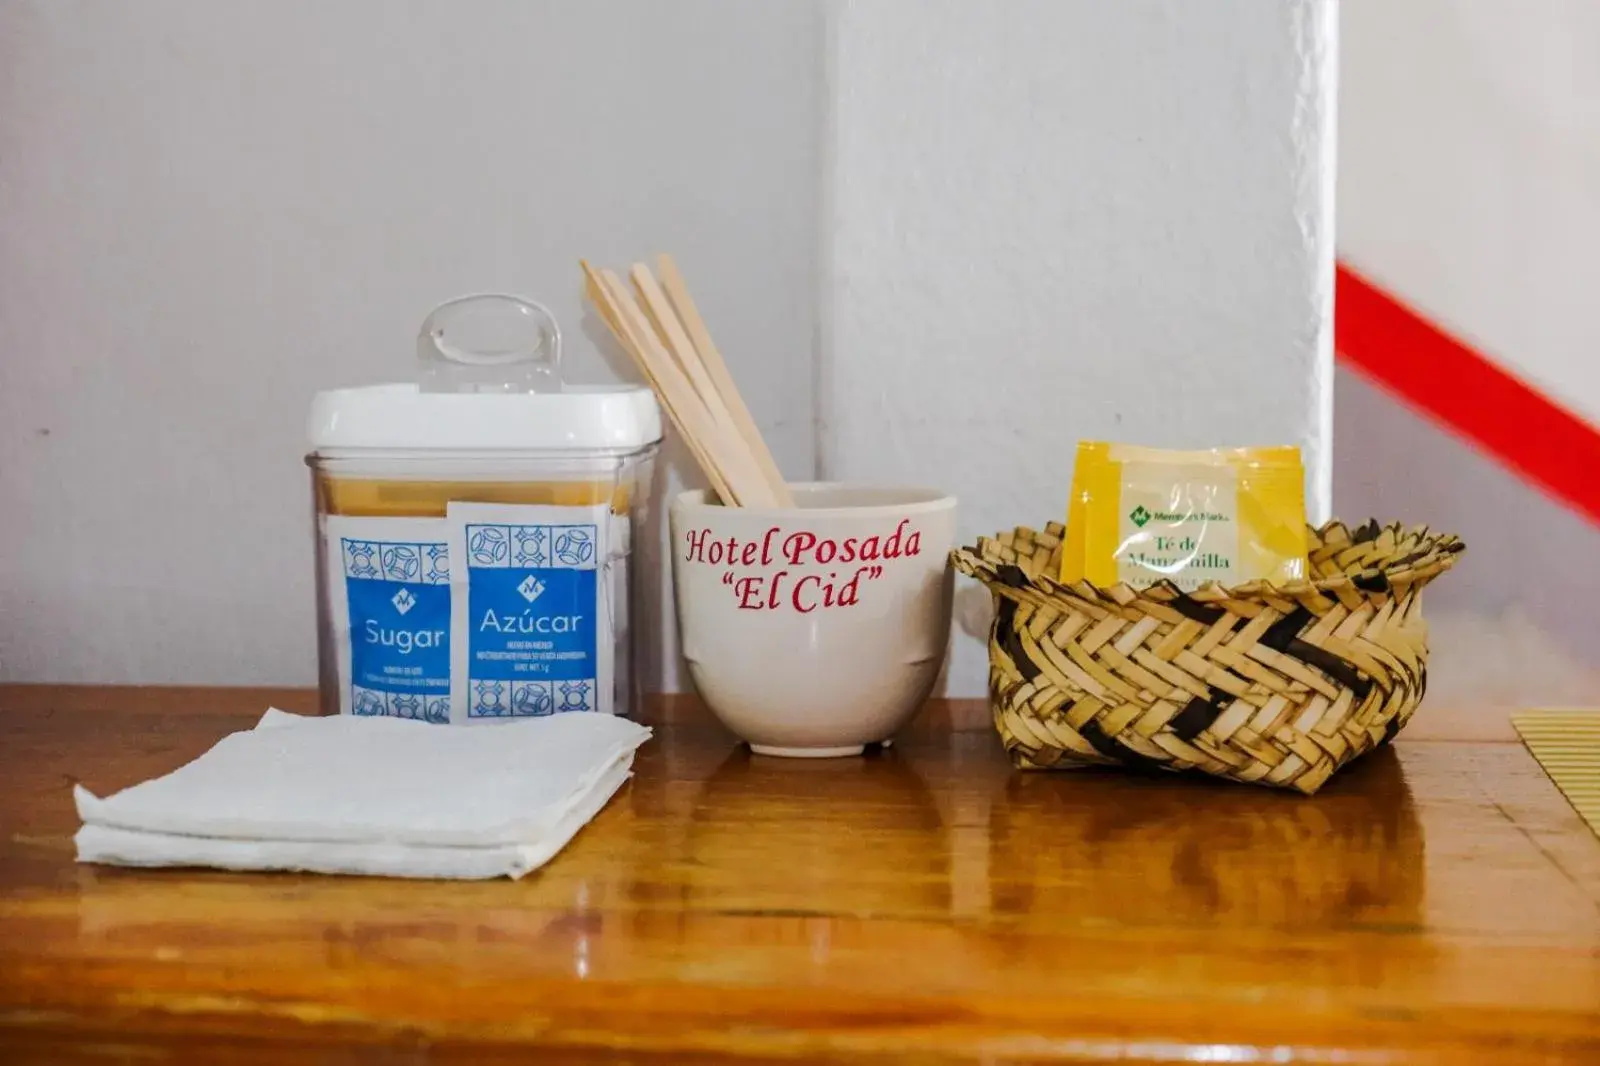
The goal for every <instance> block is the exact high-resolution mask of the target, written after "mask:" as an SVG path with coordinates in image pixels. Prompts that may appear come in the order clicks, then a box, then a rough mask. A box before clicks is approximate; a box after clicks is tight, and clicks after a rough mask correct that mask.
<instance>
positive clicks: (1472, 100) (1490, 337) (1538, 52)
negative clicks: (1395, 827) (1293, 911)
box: [1334, 0, 1600, 705]
mask: <svg viewBox="0 0 1600 1066" xmlns="http://www.w3.org/2000/svg"><path fill="white" fill-rule="evenodd" d="M1341 59H1342V71H1341V78H1340V90H1341V100H1340V126H1341V128H1340V138H1339V140H1340V152H1339V236H1338V241H1339V252H1340V255H1341V257H1343V258H1344V259H1346V260H1348V261H1349V262H1351V263H1352V264H1353V265H1354V266H1356V267H1357V268H1358V269H1360V270H1361V271H1362V272H1363V273H1365V274H1367V275H1369V276H1370V277H1372V278H1374V279H1375V280H1376V281H1378V282H1379V283H1381V284H1382V285H1384V286H1385V287H1386V288H1387V289H1389V290H1390V291H1391V292H1393V293H1395V294H1397V295H1398V296H1399V297H1400V298H1401V299H1403V300H1405V301H1406V302H1407V303H1410V304H1411V305H1413V306H1415V307H1417V308H1418V309H1419V310H1421V311H1422V312H1423V313H1424V314H1426V315H1427V316H1428V317H1430V318H1432V319H1433V320H1435V321H1436V322H1438V323H1440V324H1441V325H1443V326H1444V327H1445V328H1447V329H1449V330H1450V331H1452V332H1453V333H1456V334H1457V335H1460V336H1462V337H1464V338H1465V339H1466V340H1467V341H1468V343H1470V344H1472V345H1473V346H1474V347H1476V348H1478V349H1479V350H1481V351H1483V352H1484V353H1485V354H1487V355H1488V356H1489V357H1490V358H1491V359H1493V360H1494V361H1495V362H1497V363H1498V364H1499V365H1501V366H1502V367H1504V368H1506V369H1507V370H1509V371H1511V372H1512V373H1513V374H1516V375H1519V376H1521V377H1523V378H1525V379H1526V380H1528V381H1530V382H1532V383H1533V384H1535V385H1536V386H1537V387H1539V388H1540V389H1541V390H1543V391H1544V392H1546V393H1547V394H1548V395H1550V396H1551V397H1552V398H1553V399H1555V400H1556V401H1558V402H1559V403H1561V404H1563V405H1564V406H1566V407H1568V408H1569V409H1571V410H1573V411H1576V412H1578V413H1580V414H1582V415H1584V416H1586V417H1587V418H1588V419H1589V420H1590V421H1600V357H1597V356H1596V352H1597V351H1600V318H1597V317H1596V315H1595V314H1594V311H1593V305H1594V302H1595V276H1596V275H1595V269H1594V267H1593V265H1592V262H1591V259H1592V250H1593V248H1594V247H1595V246H1596V245H1597V244H1600V6H1597V5H1595V4H1594V3H1593V2H1592V0H1521V2H1519V3H1514V4H1511V3H1482V2H1479V0H1405V2H1404V3H1394V2H1391V0H1345V3H1344V5H1343V12H1342V43H1341ZM1441 387H1447V383H1441ZM1337 413H1338V419H1337V427H1336V432H1335V435H1334V439H1335V442H1336V448H1335V506H1336V509H1337V510H1338V511H1339V513H1340V514H1341V515H1344V516H1346V517H1348V518H1352V519H1356V520H1360V519H1363V518H1366V517H1368V516H1377V517H1379V518H1383V519H1386V520H1404V521H1409V522H1427V523H1430V524H1432V525H1435V526H1438V527H1440V528H1445V529H1449V530H1451V531H1453V532H1456V533H1459V534H1460V535H1461V536H1462V538H1463V539H1464V540H1465V541H1466V543H1467V553H1466V555H1465V556H1464V557H1463V560H1462V563H1461V565H1460V566H1459V567H1457V568H1456V569H1455V570H1453V571H1452V572H1451V573H1450V574H1448V575H1446V577H1445V578H1443V579H1442V580H1441V581H1440V582H1439V583H1438V584H1437V585H1436V586H1434V587H1433V588H1432V589H1430V591H1429V592H1428V615H1429V617H1430V619H1431V620H1432V623H1433V629H1434V637H1433V640H1432V645H1433V662H1432V670H1431V671H1430V683H1429V694H1430V696H1429V698H1430V699H1431V700H1434V701H1436V702H1438V703H1440V704H1442V705H1451V704H1455V705H1462V704H1467V703H1496V704H1519V703H1520V704H1527V703H1539V702H1545V703H1583V704H1592V703H1594V702H1595V692H1596V691H1597V690H1600V689H1597V686H1600V668H1597V666H1596V663H1597V659H1596V650H1597V649H1600V619H1596V617H1595V615H1594V612H1593V611H1592V609H1591V606H1590V605H1591V604H1592V603H1594V602H1595V600H1596V598H1597V597H1600V568H1596V567H1595V566H1594V565H1592V564H1591V563H1589V562H1588V560H1591V559H1594V558H1596V557H1597V556H1600V531H1597V530H1596V529H1595V528H1594V526H1592V525H1591V524H1589V523H1588V522H1587V521H1585V520H1584V519H1582V518H1580V517H1578V516H1577V515H1575V514H1573V513H1572V512H1571V511H1570V510H1568V509H1567V508H1566V507H1565V506H1564V505H1562V504H1560V503H1558V502H1555V501H1553V500H1551V499H1549V498H1547V497H1545V496H1544V495H1542V494H1541V493H1540V491H1539V490H1538V489H1536V488H1534V487H1532V486H1531V485H1530V484H1529V483H1528V482H1527V481H1526V480H1525V479H1523V478H1521V477H1520V476H1518V475H1515V474H1513V473H1510V472H1508V471H1507V470H1505V469H1504V468H1503V467H1501V466H1499V465H1497V464H1496V463H1495V462H1494V461H1493V460H1492V459H1490V458H1487V457H1485V456H1483V455H1481V454H1479V453H1478V452H1477V451H1476V450H1474V448H1473V447H1472V446H1470V445H1469V444H1467V443H1465V442H1463V441H1461V440H1458V439H1457V438H1455V437H1454V436H1452V435H1450V433H1449V432H1447V431H1446V430H1443V429H1441V428H1439V427H1436V426H1434V425H1432V424H1431V423H1429V422H1427V421H1425V420H1423V419H1422V418H1420V417H1419V416H1417V415H1416V414H1414V413H1412V412H1410V411H1409V410H1407V409H1406V408H1404V407H1402V406H1400V405H1399V404H1398V402H1397V401H1395V400H1394V399H1392V398H1390V397H1389V396H1388V395H1386V394H1385V393H1383V392H1380V391H1378V390H1376V389H1374V388H1372V387H1371V386H1369V385H1367V384H1366V383H1365V382H1363V381H1362V380H1361V379H1360V378H1358V377H1355V376H1354V375H1350V374H1341V376H1340V380H1339V382H1338V392H1337ZM1523 428H1524V429H1525V431H1527V432H1529V433H1537V432H1538V427H1537V426H1526V427H1523Z"/></svg>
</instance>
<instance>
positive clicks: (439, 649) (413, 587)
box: [339, 537, 450, 722]
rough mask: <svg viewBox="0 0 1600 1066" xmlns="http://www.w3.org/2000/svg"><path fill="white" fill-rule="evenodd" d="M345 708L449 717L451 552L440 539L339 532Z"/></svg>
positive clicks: (427, 718) (431, 718)
mask: <svg viewBox="0 0 1600 1066" xmlns="http://www.w3.org/2000/svg"><path fill="white" fill-rule="evenodd" d="M339 550H340V556H341V561H342V567H341V569H342V571H343V576H344V586H345V597H346V603H347V607H348V621H349V637H348V639H349V642H350V647H349V666H350V677H349V684H350V710H351V711H352V712H353V713H355V714H361V715H389V716H392V717H396V718H416V719H421V720H423V721H428V722H448V721H450V553H449V546H448V545H447V544H444V543H441V542H438V541H411V542H391V541H379V540H365V539H360V538H352V537H341V538H339Z"/></svg>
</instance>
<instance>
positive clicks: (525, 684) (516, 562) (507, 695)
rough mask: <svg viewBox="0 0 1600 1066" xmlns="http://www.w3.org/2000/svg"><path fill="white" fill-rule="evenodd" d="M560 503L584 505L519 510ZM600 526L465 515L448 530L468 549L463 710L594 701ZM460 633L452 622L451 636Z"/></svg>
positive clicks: (474, 714) (507, 710)
mask: <svg viewBox="0 0 1600 1066" xmlns="http://www.w3.org/2000/svg"><path fill="white" fill-rule="evenodd" d="M563 510H582V511H584V512H586V513H592V509H587V508H585V509H576V508H574V509H566V508H554V507H550V508H543V507H540V508H534V507H529V508H527V509H526V511H528V512H531V511H540V512H545V513H549V512H560V511H563ZM530 517H531V515H530ZM598 534H599V530H598V528H597V525H596V523H594V522H588V523H574V524H556V523H550V522H538V523H532V522H530V523H516V522H472V521H467V522H466V523H465V525H464V529H463V530H462V532H461V533H460V534H456V536H458V537H459V538H460V539H458V540H457V544H458V545H461V544H464V545H465V548H466V552H465V554H466V573H465V575H464V576H465V578H466V582H465V583H466V589H465V598H466V603H465V619H464V621H465V627H464V628H465V638H466V648H465V653H466V654H465V659H466V671H467V685H466V694H467V716H468V717H469V718H513V717H536V716H541V715H548V714H560V713H564V712H569V711H594V710H598V709H599V708H600V686H599V682H600V678H601V676H602V671H601V669H600V661H599V653H600V650H601V649H600V646H599V643H598V641H599V639H601V634H602V633H603V632H607V631H608V629H607V627H606V626H605V625H603V624H602V623H603V620H602V619H601V617H600V616H599V611H600V606H601V605H600V598H599V595H598V593H599V575H600V566H601V562H602V561H601V559H600V558H599V552H598V549H597V546H598V544H599V535H598ZM461 577H462V575H458V576H457V585H458V591H457V597H458V603H457V605H456V609H457V611H458V612H459V611H461V610H462V605H461V603H460V602H459V598H460V596H461V590H460V589H459V585H460V584H461ZM462 631H463V627H462V626H461V625H460V624H459V623H458V625H457V629H456V632H457V634H458V635H459V634H461V633H462ZM460 659H461V655H460V653H459V651H458V654H457V661H458V662H459V661H460Z"/></svg>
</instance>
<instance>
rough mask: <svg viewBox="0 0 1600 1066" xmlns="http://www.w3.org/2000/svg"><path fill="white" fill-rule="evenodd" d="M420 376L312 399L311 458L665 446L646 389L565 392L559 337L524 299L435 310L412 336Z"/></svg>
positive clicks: (495, 298)
mask: <svg viewBox="0 0 1600 1066" xmlns="http://www.w3.org/2000/svg"><path fill="white" fill-rule="evenodd" d="M417 373H418V380H417V381H415V382H408V383H399V382H396V383H392V384H387V385H368V386H364V387H361V388H353V389H333V390H330V391H327V392H319V393H317V395H316V397H315V398H314V399H313V400H312V402H311V418H310V420H309V423H308V424H307V427H306V435H307V437H308V438H309V440H310V444H311V449H312V451H314V452H316V453H317V454H319V455H328V454H330V453H336V452H344V451H355V452H370V451H375V450H382V451H403V452H419V451H421V452H432V451H447V452H457V453H459V452H480V453H481V452H526V451H544V452H555V451H568V452H576V451H596V450H603V451H608V452H631V451H637V450H639V449H640V448H644V447H647V446H649V445H651V444H654V443H656V442H657V441H659V440H660V439H661V410H660V408H659V407H658V406H657V405H656V398H655V394H654V393H653V392H651V391H650V390H649V389H645V388H640V387H638V386H629V385H620V386H619V385H611V386H606V385H587V386H583V385H578V386H574V385H564V384H563V383H562V380H561V329H560V327H559V326H558V325H557V324H556V320H555V316H554V315H552V314H551V313H550V309H549V308H547V307H545V306H544V305H543V304H540V303H536V302H534V301H533V300H529V299H527V298H526V297H522V296H514V295H509V294H505V293H477V294H474V295H470V296H461V297H457V298H456V299H454V300H448V301H446V302H445V303H442V304H440V305H439V306H438V307H435V308H434V309H433V310H432V311H431V312H429V314H428V317H427V318H426V319H424V320H423V323H422V328H421V329H420V330H419V331H418V333H417Z"/></svg>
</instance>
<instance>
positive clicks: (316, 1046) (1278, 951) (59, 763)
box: [0, 687, 1600, 1066]
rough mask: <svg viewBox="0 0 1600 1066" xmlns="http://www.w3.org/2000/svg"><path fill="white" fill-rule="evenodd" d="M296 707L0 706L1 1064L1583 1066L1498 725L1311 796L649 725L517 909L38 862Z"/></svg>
mask: <svg viewBox="0 0 1600 1066" xmlns="http://www.w3.org/2000/svg"><path fill="white" fill-rule="evenodd" d="M269 702H275V703H276V704H277V705H279V706H284V707H287V708H288V709H295V710H309V709H310V707H311V705H312V699H311V697H310V695H309V694H307V693H281V692H280V693H264V692H260V691H241V690H206V691H201V690H192V691H182V690H149V689H142V690H141V689H109V688H108V689H94V688H56V687H40V688H33V687H10V688H5V687H0V820H3V821H0V828H3V830H4V831H3V833H0V1061H3V1062H29V1063H31V1062H39V1063H51V1064H57V1063H70V1062H77V1061H92V1062H119V1061H120V1062H138V1063H145V1062H173V1061H202V1062H208V1063H237V1062H282V1061H290V1060H291V1056H295V1057H298V1058H299V1059H300V1060H303V1061H304V1062H306V1063H317V1064H323V1063H343V1062H374V1063H423V1062H430V1063H431V1062H452V1063H453V1062H461V1063H475V1064H478V1063H497V1062H509V1061H538V1062H541V1063H551V1062H566V1061H583V1062H587V1061H601V1060H605V1061H612V1060H613V1059H615V1058H616V1057H618V1054H619V1053H622V1054H621V1057H622V1058H624V1059H625V1060H626V1061H655V1062H671V1063H687V1062H700V1061H745V1060H792V1061H807V1062H832V1061H838V1062H845V1061H864V1060H865V1061H918V1062H983V1063H1012V1062H1018V1063H1020V1062H1058V1061H1065V1062H1094V1061H1118V1062H1126V1061H1134V1062H1201V1061H1203V1062H1269V1061H1270V1062H1286V1061H1302V1060H1303V1061H1307V1062H1362V1063H1365V1062H1373V1063H1390V1062H1395V1063H1408V1062H1441V1063H1493V1064H1496V1066H1506V1064H1515V1063H1523V1062H1530V1063H1531V1062H1574V1063H1578V1062H1582V1063H1600V841H1597V840H1596V838H1595V837H1594V836H1593V835H1592V834H1591V833H1589V832H1588V830H1587V829H1586V828H1585V827H1584V826H1583V825H1582V823H1581V822H1580V821H1579V820H1578V818H1577V816H1576V815H1575V814H1573V812H1572V811H1571V810H1570V809H1569V808H1568V807H1567V805H1566V804H1565V802H1564V801H1563V800H1562V799H1561V797H1560V795H1559V794H1558V793H1557V792H1556V790H1555V789H1554V788H1553V787H1552V786H1551V785H1550V784H1549V783H1548V782H1547V781H1546V779H1545V778H1544V776H1543V775H1542V773H1541V772H1540V771H1539V769H1538V767H1537V765H1536V764H1535V763H1534V762H1533V761H1532V760H1531V759H1530V758H1529V756H1528V755H1527V754H1526V752H1525V751H1524V750H1523V749H1522V747H1521V746H1520V745H1519V744H1517V743H1516V742H1515V739H1514V737H1513V735H1512V734H1511V732H1510V731H1509V729H1508V728H1507V726H1506V723H1505V718H1504V716H1503V715H1453V714H1451V713H1450V712H1448V711H1438V712H1435V711H1432V710H1428V711H1425V712H1424V714H1420V715H1419V716H1418V721H1417V722H1416V723H1414V726H1413V729H1412V730H1409V731H1408V732H1407V734H1403V735H1402V738H1401V740H1400V742H1399V743H1398V744H1397V745H1396V746H1395V747H1394V748H1391V749H1388V750H1385V751H1382V752H1380V753H1378V754H1375V755H1373V756H1371V757H1370V758H1369V759H1368V760H1367V761H1366V762H1365V763H1364V764H1357V765H1356V766H1355V767H1353V768H1351V769H1350V770H1348V771H1346V773H1345V774H1344V775H1342V776H1341V777H1340V778H1336V779H1335V780H1334V781H1333V782H1332V783H1330V785H1329V786H1328V787H1327V788H1326V789H1325V790H1324V791H1323V792H1322V793H1321V794H1320V795H1318V796H1317V797H1315V798H1311V799H1307V798H1304V797H1300V796H1295V795H1288V794H1279V793H1275V792H1269V791H1267V790H1264V789H1257V788H1250V787H1246V786H1240V785H1225V784H1211V783H1206V782H1195V781H1186V780H1185V781H1180V780H1174V779H1165V778H1163V779H1156V780H1136V779H1132V778H1129V777H1124V776H1119V775H1114V774H1101V773H1095V774H1026V775H1025V774H1019V773H1013V772H1011V771H1010V770H1009V768H1008V766H1007V764H1006V763H1005V761H1004V759H1003V757H1002V755H1001V753H1000V751H999V745H998V741H997V740H996V738H995V737H994V735H993V734H992V732H991V731H990V728H989V726H988V723H987V722H986V720H985V718H984V713H983V710H982V708H981V706H978V705H974V704H965V703H958V704H936V705H933V706H931V707H930V708H929V709H928V710H927V711H925V712H924V714H923V715H922V717H921V718H920V719H919V720H918V722H917V723H916V725H915V726H914V727H913V728H912V729H911V730H910V731H909V732H908V733H907V734H906V735H905V736H903V737H902V738H901V741H900V743H898V744H897V745H896V746H895V747H894V748H893V749H890V750H889V751H886V752H883V753H880V754H876V755H871V756H868V757H865V758H858V759H843V760H828V761H818V762H806V761H789V760H781V759H768V758H761V757H755V756H752V755H750V754H749V753H748V752H747V751H745V750H743V749H741V748H740V747H739V746H737V745H736V744H735V742H734V741H733V740H732V739H731V738H730V737H729V736H728V735H727V734H726V733H724V732H722V731H721V730H720V729H719V728H718V727H716V726H715V725H714V724H713V723H711V722H710V721H709V720H708V719H707V718H706V717H705V716H704V714H703V713H702V712H700V711H699V710H698V708H697V707H695V705H694V704H692V703H691V702H689V701H687V700H676V701H664V702H662V703H660V704H658V705H656V706H655V707H654V708H653V709H652V712H651V718H652V724H653V725H655V726H656V737H655V739H653V740H652V741H651V742H650V743H649V744H648V745H647V746H646V747H645V748H644V750H643V751H642V752H641V753H640V756H639V760H638V763H637V777H636V778H635V779H634V780H633V781H632V782H631V783H630V784H629V785H628V786H626V787H625V788H624V790H623V791H622V792H621V793H619V794H618V795H617V797H616V798H615V799H614V800H613V801H612V803H611V804H610V806H609V807H608V808H607V809H606V810H604V811H603V812H601V814H600V816H599V817H598V818H597V819H596V820H595V821H594V822H593V823H592V824H591V825H590V826H589V827H588V828H587V829H585V830H584V832H582V833H581V834H580V835H579V836H578V838H577V839H576V840H574V841H573V843H572V844H571V846H570V847H569V848H568V849H567V851H565V852H564V853H562V854H561V855H560V856H558V857H557V858H556V859H555V860H554V861H553V862H552V863H551V864H550V865H549V866H548V867H546V868H545V869H544V870H543V871H542V872H540V873H538V874H535V875H532V876H530V877H528V878H526V879H524V880H522V881H520V882H511V881H496V882H476V883H439V882H406V881H396V880H380V879H361V878H332V877H309V876H293V875H242V874H226V873H220V872H207V871H179V870H164V871H139V870H127V869H116V868H110V867H90V866H80V865H77V864H75V863H74V861H73V849H72V841H71V838H72V833H73V832H74V830H75V829H76V826H77V821H76V817H75V815H74V813H73V810H72V807H71V802H70V795H69V792H70V787H71V784H72V782H73V781H75V780H81V781H82V782H83V783H84V784H85V785H86V786H88V787H89V788H90V789H92V790H94V791H96V792H99V793H101V794H104V793H106V792H109V791H112V790H115V789H118V788H121V787H123V786H126V785H130V784H132V783H134V782H135V781H138V780H142V779H144V778H146V777H149V776H153V775H155V774H158V773H162V772H165V771H167V770H170V769H173V768H175V767H176V766H178V765H180V764H181V763H182V762H184V761H185V760H187V759H189V758H192V757H193V756H195V755H198V754H199V753H200V752H201V751H203V750H204V749H205V748H206V747H208V746H209V745H210V744H212V743H213V742H214V741H216V740H217V739H218V738H219V737H221V736H222V735H223V734H225V733H226V732H228V731H231V730H233V729H238V728H242V727H248V726H249V725H250V724H251V723H252V722H253V720H254V719H255V718H256V717H257V716H258V715H259V714H260V712H261V711H262V710H263V708H264V707H265V706H267V704H268V703H269Z"/></svg>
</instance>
